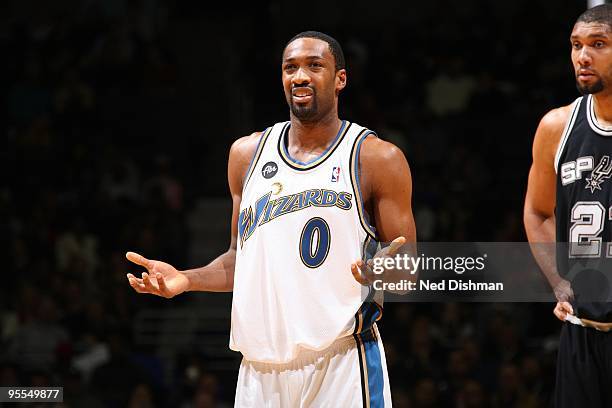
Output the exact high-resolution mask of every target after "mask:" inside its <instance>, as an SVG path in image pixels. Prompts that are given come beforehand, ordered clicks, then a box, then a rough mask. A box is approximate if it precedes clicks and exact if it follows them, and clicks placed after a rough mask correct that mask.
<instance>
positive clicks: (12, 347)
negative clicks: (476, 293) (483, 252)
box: [0, 0, 586, 408]
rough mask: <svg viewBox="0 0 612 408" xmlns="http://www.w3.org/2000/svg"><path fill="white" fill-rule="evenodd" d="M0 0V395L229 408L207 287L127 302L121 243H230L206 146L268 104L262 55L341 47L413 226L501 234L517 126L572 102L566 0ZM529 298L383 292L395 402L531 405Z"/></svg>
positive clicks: (517, 154) (230, 374)
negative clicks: (433, 297)
mask: <svg viewBox="0 0 612 408" xmlns="http://www.w3.org/2000/svg"><path fill="white" fill-rule="evenodd" d="M290 4H292V6H291V7H290V6H289V5H286V4H285V3H281V2H278V1H261V2H251V3H249V5H248V6H246V7H238V6H237V4H236V3H234V2H213V3H212V4H207V5H204V2H182V1H177V2H171V1H168V0H141V1H131V0H112V1H111V0H105V1H102V0H89V1H76V0H75V1H65V0H59V1H53V2H34V1H18V0H11V1H4V2H2V4H1V5H0V22H1V24H0V55H1V56H2V58H1V59H2V63H1V64H0V89H1V90H2V98H0V104H1V105H0V106H1V107H0V133H1V134H2V138H1V139H0V140H1V145H2V149H1V152H0V166H1V170H2V173H1V174H3V177H2V178H1V179H0V228H1V229H2V230H1V231H0V240H2V242H0V248H1V251H2V255H3V256H2V258H1V259H2V260H4V265H3V274H2V275H1V276H2V282H1V285H0V287H1V288H0V345H1V346H2V347H1V348H0V386H8V385H22V386H25V385H53V384H55V385H61V386H64V387H65V396H66V397H65V400H66V404H65V405H66V406H75V407H80V406H87V407H99V406H108V407H112V406H130V407H149V406H156V407H164V406H173V407H174V406H180V407H192V406H193V407H208V406H228V405H231V404H232V403H233V395H234V388H235V381H236V376H237V368H238V364H239V358H240V356H239V354H237V353H233V352H230V351H229V350H228V349H227V342H228V333H229V320H228V319H229V312H230V302H231V296H230V295H229V294H204V293H202V294H186V295H181V296H179V297H177V298H175V299H173V300H171V301H167V300H164V299H158V298H154V297H151V296H144V295H137V294H136V293H134V292H133V291H132V289H131V288H130V287H129V285H128V283H127V280H126V278H125V273H126V272H133V273H134V272H137V271H138V269H137V268H132V267H131V266H130V265H128V263H127V262H126V261H125V259H124V253H125V251H127V250H134V251H138V252H140V253H143V254H144V255H146V256H149V257H153V258H156V259H162V260H165V261H167V262H169V263H172V264H173V265H175V266H177V267H178V268H188V267H194V266H198V265H202V264H204V263H206V262H208V261H210V260H211V259H213V258H214V257H215V256H216V255H217V254H219V253H220V252H222V251H224V250H225V248H227V246H228V244H229V221H230V219H229V217H230V198H229V193H228V188H227V182H226V166H227V156H228V151H229V147H230V145H231V143H232V141H233V140H235V139H236V138H237V137H239V136H242V135H246V134H250V133H251V132H253V131H255V130H263V129H264V128H265V127H267V126H269V125H271V124H272V123H274V122H278V121H283V120H286V119H287V118H288V109H287V106H286V103H285V101H284V96H283V93H282V88H281V83H280V57H281V52H282V49H283V47H284V45H285V43H286V41H287V40H288V39H289V38H290V37H291V36H293V35H294V34H296V33H298V32H300V31H303V30H306V29H317V30H320V31H324V32H327V33H329V34H331V35H332V36H334V37H336V38H337V39H338V40H339V41H340V43H341V44H342V45H343V48H344V51H345V54H346V56H347V67H348V79H349V80H348V83H349V86H348V88H347V89H346V90H345V91H344V92H343V94H342V96H341V98H340V110H341V116H342V118H345V119H348V120H351V121H355V122H357V123H359V124H361V125H364V126H367V127H369V128H372V129H374V130H376V131H377V132H378V133H379V134H380V136H381V137H382V138H384V139H387V140H390V141H392V142H394V143H395V144H397V145H398V146H400V147H401V148H402V150H403V151H404V152H405V154H406V156H407V158H408V160H409V162H410V165H411V168H412V173H413V181H414V204H413V206H414V212H415V216H416V222H417V231H418V237H419V240H421V241H524V240H525V239H526V238H525V234H524V231H523V224H522V202H523V198H524V194H525V189H526V181H527V173H528V170H529V166H530V160H531V158H530V155H531V142H532V137H533V133H534V131H535V129H536V127H537V123H538V121H539V118H541V116H542V115H543V114H544V113H545V112H546V111H548V110H549V109H551V108H553V107H557V106H560V105H566V104H569V103H570V102H571V101H573V100H574V98H576V97H577V96H578V94H577V92H576V90H575V87H574V80H573V74H572V69H571V64H570V58H569V57H570V55H569V54H570V47H569V39H568V38H569V33H570V31H571V28H572V25H573V22H574V21H575V19H576V17H577V16H578V15H579V14H580V13H581V12H582V11H583V10H584V9H585V7H586V4H585V2H584V1H575V0H563V1H552V0H549V1H544V0H513V1H506V2H498V1H477V0H469V1H467V0H466V1H461V2H457V1H441V0H432V1H425V2H399V1H377V2H375V3H372V2H365V1H352V2H349V3H345V4H343V5H340V4H329V3H328V2H327V1H323V0H319V1H314V2H305V3H300V4H296V3H290ZM552 307H553V305H552V304H486V305H484V304H473V303H461V304H450V303H449V304H445V303H439V304H388V305H387V306H386V309H385V318H384V319H383V321H382V324H381V332H382V336H383V339H384V340H385V348H386V351H387V359H388V365H389V372H390V378H391V386H392V390H393V396H394V404H395V406H396V407H438V406H439V407H474V408H476V407H543V406H547V404H548V401H549V396H550V393H551V391H552V385H553V383H554V372H555V369H554V364H555V358H556V347H557V341H558V332H559V328H560V325H559V324H558V323H557V321H556V320H555V318H554V316H553V315H552V313H551V311H552Z"/></svg>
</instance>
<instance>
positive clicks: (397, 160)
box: [359, 136, 406, 172]
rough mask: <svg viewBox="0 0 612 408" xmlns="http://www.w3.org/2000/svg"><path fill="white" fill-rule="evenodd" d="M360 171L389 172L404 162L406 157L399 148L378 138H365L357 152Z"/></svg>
mask: <svg viewBox="0 0 612 408" xmlns="http://www.w3.org/2000/svg"><path fill="white" fill-rule="evenodd" d="M359 161H360V163H361V167H362V171H363V170H364V169H367V170H372V171H374V170H381V171H383V172H384V171H389V170H390V169H391V168H393V167H394V166H395V165H398V164H401V163H402V162H406V157H405V156H404V153H403V152H402V151H401V150H400V148H399V147H397V146H396V145H394V144H393V143H390V142H387V141H385V140H382V139H380V138H378V137H372V136H371V137H368V138H366V139H365V140H364V141H363V143H362V145H361V151H360V152H359Z"/></svg>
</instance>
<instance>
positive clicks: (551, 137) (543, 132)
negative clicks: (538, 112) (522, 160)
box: [533, 103, 574, 160]
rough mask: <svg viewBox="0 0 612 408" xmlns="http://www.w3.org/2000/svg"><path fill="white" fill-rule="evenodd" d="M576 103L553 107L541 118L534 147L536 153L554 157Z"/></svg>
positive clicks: (550, 157)
mask: <svg viewBox="0 0 612 408" xmlns="http://www.w3.org/2000/svg"><path fill="white" fill-rule="evenodd" d="M573 107H574V104H573V103H572V104H569V105H566V106H562V107H560V108H556V109H552V110H550V111H549V112H548V113H546V114H545V115H544V116H543V117H542V119H541V120H540V124H539V125H538V129H537V131H536V135H535V139H534V143H533V148H534V155H535V154H537V155H540V154H544V155H545V156H546V157H547V158H549V159H551V160H552V159H553V158H554V156H555V153H556V151H557V147H558V145H559V141H560V140H561V136H562V135H563V130H564V129H565V126H566V125H567V123H568V121H569V120H570V116H571V115H572V110H573Z"/></svg>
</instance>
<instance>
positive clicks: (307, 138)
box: [288, 112, 342, 151]
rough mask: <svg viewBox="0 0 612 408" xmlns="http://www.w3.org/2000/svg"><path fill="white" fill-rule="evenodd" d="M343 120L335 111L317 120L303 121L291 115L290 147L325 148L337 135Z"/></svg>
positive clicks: (299, 148) (300, 148) (302, 148)
mask: <svg viewBox="0 0 612 408" xmlns="http://www.w3.org/2000/svg"><path fill="white" fill-rule="evenodd" d="M341 125H342V121H341V120H340V118H338V114H337V113H336V112H333V113H332V114H330V115H328V116H327V117H325V118H323V119H321V120H319V121H317V122H302V121H300V120H299V119H298V118H296V117H294V116H293V115H291V127H290V128H289V135H288V136H289V137H288V139H289V140H288V142H289V147H290V148H293V149H298V150H311V151H312V150H316V149H325V148H326V147H327V146H328V145H329V143H330V142H331V141H332V140H333V139H334V138H335V137H336V135H337V134H338V131H339V130H340V126H341Z"/></svg>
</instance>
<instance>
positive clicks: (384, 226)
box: [126, 38, 416, 298]
mask: <svg viewBox="0 0 612 408" xmlns="http://www.w3.org/2000/svg"><path fill="white" fill-rule="evenodd" d="M282 82H283V89H284V92H285V97H286V99H287V103H288V104H289V106H290V108H291V109H290V120H291V128H290V130H289V136H288V151H289V154H290V155H291V157H293V158H295V159H296V160H299V161H302V162H307V161H309V160H311V159H313V158H316V157H318V156H319V155H320V154H322V153H323V152H324V151H325V150H326V148H327V147H328V146H329V145H330V143H331V142H332V140H333V139H334V137H335V136H336V134H337V133H338V130H339V129H340V126H341V120H340V119H339V117H338V97H339V94H340V92H341V91H342V89H344V87H345V86H346V84H347V73H346V70H345V69H339V70H337V69H336V67H335V59H334V56H333V54H332V53H331V51H330V49H329V46H328V44H327V43H326V42H325V41H322V40H319V39H314V38H299V39H297V40H295V41H292V42H291V43H290V44H288V45H287V47H286V48H285V51H284V53H283V62H282ZM294 111H295V112H297V113H298V115H295V114H294ZM260 138H261V132H256V133H253V134H251V135H249V136H245V137H242V138H240V139H238V140H236V141H235V142H234V144H233V145H232V147H231V149H230V154H229V161H228V182H229V187H230V193H231V195H232V202H233V209H232V225H231V240H230V247H229V249H228V250H227V251H226V252H225V253H223V254H222V255H220V256H219V257H217V258H216V259H215V260H214V261H212V262H211V263H210V264H208V265H206V266H203V267H200V268H197V269H191V270H186V271H178V270H177V269H176V268H174V267H173V266H172V265H170V264H167V263H165V262H161V261H155V260H150V259H147V258H145V257H143V256H142V255H139V254H136V253H134V252H128V253H127V254H126V257H127V258H128V259H129V260H130V261H132V262H134V263H136V264H138V265H141V266H143V267H145V268H146V269H147V271H146V272H143V273H142V276H141V277H140V278H138V277H136V276H134V275H132V274H128V275H127V278H128V280H129V282H130V285H131V286H132V287H133V288H134V290H136V291H137V292H139V293H151V294H154V295H158V296H162V297H166V298H171V297H173V296H176V295H178V294H180V293H183V292H186V291H212V292H226V291H231V290H232V288H233V282H234V267H235V263H236V243H237V233H238V227H237V221H238V214H239V208H240V202H241V198H242V197H241V194H242V187H243V179H244V176H245V174H246V172H247V170H248V167H249V164H250V162H251V159H252V157H253V155H254V153H255V149H256V148H257V144H258V142H259V139H260ZM359 160H360V166H361V167H360V168H361V178H360V185H361V191H362V193H363V201H364V205H365V207H366V208H367V209H368V211H369V212H370V214H369V215H370V217H371V219H372V220H373V223H374V225H375V227H376V230H377V232H378V235H379V239H380V240H381V241H387V242H389V241H394V243H393V244H392V245H391V246H390V247H387V248H385V249H384V250H383V251H382V252H381V253H379V254H377V256H386V255H392V254H394V252H395V251H397V249H398V247H399V246H401V244H403V243H404V242H409V243H414V242H415V241H416V230H415V224H414V217H413V215H412V205H411V201H412V178H411V175H410V168H409V167H408V162H407V161H406V158H405V157H404V155H403V153H402V152H401V151H400V150H399V149H398V148H397V147H396V146H394V145H393V144H391V143H389V142H385V141H383V140H381V139H378V138H375V137H368V138H367V139H366V140H365V141H364V142H363V144H362V147H361V152H360V156H359ZM349 267H350V269H351V272H352V274H353V276H354V277H355V279H356V280H357V281H358V282H360V283H362V284H367V283H369V282H370V281H371V275H370V274H369V273H360V270H359V268H361V269H362V270H363V271H364V272H367V270H368V268H363V264H362V262H361V261H360V260H356V261H355V262H354V263H353V264H351V265H347V269H349ZM347 273H348V270H347Z"/></svg>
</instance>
